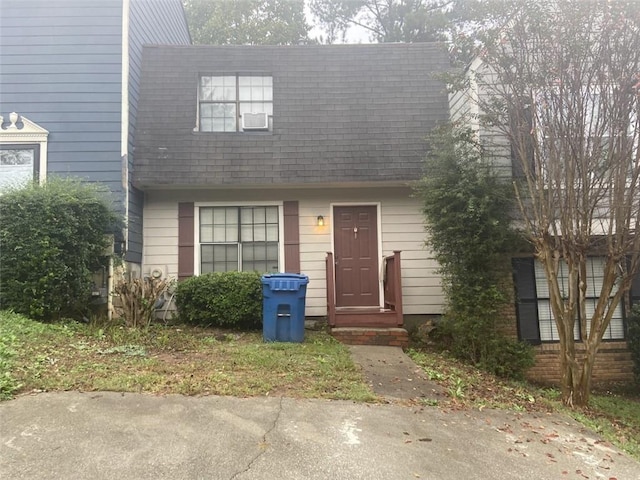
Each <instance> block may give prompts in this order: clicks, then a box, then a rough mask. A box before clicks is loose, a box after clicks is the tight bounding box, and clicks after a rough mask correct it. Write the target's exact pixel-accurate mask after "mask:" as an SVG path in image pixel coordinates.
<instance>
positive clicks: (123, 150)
mask: <svg viewBox="0 0 640 480" xmlns="http://www.w3.org/2000/svg"><path fill="white" fill-rule="evenodd" d="M129 14H130V0H122V35H121V37H122V45H121V48H122V50H121V56H122V64H121V78H120V82H121V104H120V161H121V174H122V189H123V191H124V229H123V235H124V251H125V252H126V251H127V249H128V243H129V155H128V153H129ZM114 274H115V271H114V266H113V255H112V256H111V257H110V258H109V276H108V279H107V289H108V295H107V316H108V318H109V320H111V319H112V318H113V295H112V292H113V287H114Z"/></svg>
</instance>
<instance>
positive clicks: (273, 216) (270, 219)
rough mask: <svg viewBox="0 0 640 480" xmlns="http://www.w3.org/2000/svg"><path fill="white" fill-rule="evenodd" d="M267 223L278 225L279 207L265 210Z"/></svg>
mask: <svg viewBox="0 0 640 480" xmlns="http://www.w3.org/2000/svg"><path fill="white" fill-rule="evenodd" d="M265 214H266V217H267V223H276V224H277V223H278V207H267V208H265Z"/></svg>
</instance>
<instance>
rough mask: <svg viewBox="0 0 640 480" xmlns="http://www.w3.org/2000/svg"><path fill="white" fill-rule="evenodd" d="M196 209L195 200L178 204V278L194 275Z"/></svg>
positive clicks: (182, 278)
mask: <svg viewBox="0 0 640 480" xmlns="http://www.w3.org/2000/svg"><path fill="white" fill-rule="evenodd" d="M194 211H195V207H194V205H193V202H185V203H179V204H178V280H184V279H185V278H189V277H193V262H194V258H195V239H194V233H193V232H194V227H195V225H194V223H193V222H194Z"/></svg>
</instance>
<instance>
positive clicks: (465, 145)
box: [416, 125, 533, 377]
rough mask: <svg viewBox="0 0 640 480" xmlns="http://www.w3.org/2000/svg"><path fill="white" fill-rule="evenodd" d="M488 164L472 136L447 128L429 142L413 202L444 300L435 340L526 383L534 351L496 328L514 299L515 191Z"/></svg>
mask: <svg viewBox="0 0 640 480" xmlns="http://www.w3.org/2000/svg"><path fill="white" fill-rule="evenodd" d="M491 163H492V162H491V159H489V158H486V155H485V152H484V151H483V149H482V147H481V146H480V145H479V144H478V143H477V141H476V139H475V137H474V135H473V132H471V131H469V130H461V129H458V128H456V126H454V125H447V126H444V127H442V128H441V129H440V130H439V131H437V132H436V133H435V134H434V135H433V136H432V137H431V151H430V153H429V155H428V157H427V159H426V165H425V172H426V174H425V176H424V178H422V180H421V181H420V184H419V185H418V186H417V188H416V195H417V196H419V197H420V198H421V200H422V205H423V213H424V216H425V219H426V230H427V232H428V233H429V238H428V240H427V244H428V245H429V247H431V249H432V250H433V252H434V256H435V258H436V260H438V263H439V264H440V273H441V275H442V285H443V289H444V292H445V295H446V299H447V309H446V314H445V316H444V319H443V320H442V321H441V322H440V323H439V325H438V327H437V328H436V330H435V331H434V332H433V334H432V338H434V339H435V340H437V341H438V343H439V344H440V346H441V347H442V348H446V349H448V350H449V351H450V352H451V353H452V354H453V355H454V356H456V357H458V358H460V359H461V360H464V361H466V362H469V363H472V364H474V365H477V366H480V367H482V368H484V369H486V370H489V371H491V372H492V373H497V374H499V375H502V376H507V377H521V376H522V375H523V374H524V370H525V369H526V368H528V367H529V366H531V364H532V362H533V360H532V359H533V354H532V352H531V349H530V348H529V347H528V346H526V345H523V344H520V343H518V342H516V341H514V340H512V339H509V338H508V337H506V336H505V335H504V334H503V333H502V332H501V330H500V325H499V322H500V321H501V320H502V318H501V312H502V311H503V309H504V307H505V306H506V305H507V303H508V302H509V301H510V300H511V298H512V293H511V292H512V290H513V287H512V285H511V284H510V283H509V282H508V281H507V279H508V278H509V276H510V273H511V262H510V256H511V254H512V253H514V252H515V251H517V250H518V249H519V238H518V236H517V233H516V232H515V231H514V230H513V228H512V226H511V223H512V218H511V213H512V212H513V211H514V210H515V200H514V191H513V186H512V185H511V184H510V182H507V181H505V179H504V178H502V177H500V175H499V172H497V171H496V169H494V168H492V167H491Z"/></svg>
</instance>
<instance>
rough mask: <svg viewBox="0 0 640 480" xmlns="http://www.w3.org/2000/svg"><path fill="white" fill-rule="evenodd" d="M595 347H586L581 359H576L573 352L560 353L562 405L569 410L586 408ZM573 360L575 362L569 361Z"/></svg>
mask: <svg viewBox="0 0 640 480" xmlns="http://www.w3.org/2000/svg"><path fill="white" fill-rule="evenodd" d="M597 351H598V347H597V345H586V351H585V352H584V355H581V357H582V358H580V359H577V358H576V355H575V351H574V352H573V354H570V353H569V352H564V351H562V352H561V359H562V360H563V361H561V362H560V368H561V373H562V403H563V404H564V405H566V406H567V407H570V408H575V407H586V406H587V405H588V403H589V398H590V395H591V378H592V375H593V365H594V364H595V359H596V354H597ZM571 358H574V359H575V361H571Z"/></svg>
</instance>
